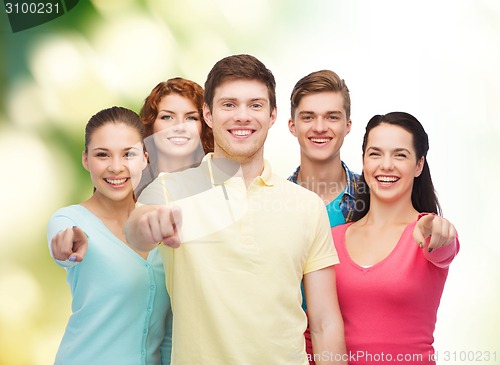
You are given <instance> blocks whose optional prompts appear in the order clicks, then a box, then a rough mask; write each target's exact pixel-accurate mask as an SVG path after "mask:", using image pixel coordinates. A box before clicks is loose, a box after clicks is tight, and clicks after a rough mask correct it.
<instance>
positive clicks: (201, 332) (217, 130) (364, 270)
mask: <svg viewBox="0 0 500 365" xmlns="http://www.w3.org/2000/svg"><path fill="white" fill-rule="evenodd" d="M275 87H276V84H275V79H274V76H273V74H272V73H271V71H270V70H268V69H267V68H266V66H265V65H264V64H263V63H262V62H261V61H259V60H258V59H256V58H255V57H253V56H250V55H244V54H243V55H233V56H229V57H226V58H223V59H222V60H220V61H218V62H217V63H216V64H215V65H214V66H213V68H212V70H211V71H210V72H209V74H208V77H207V80H206V82H205V88H204V90H203V89H202V88H201V87H200V86H199V85H197V84H196V83H194V82H192V81H189V80H184V79H180V78H176V79H171V80H168V81H167V82H165V83H160V84H159V85H158V86H156V87H155V88H154V89H153V91H152V92H151V94H150V95H149V96H148V98H146V100H145V102H144V105H143V107H142V109H141V113H140V117H139V116H138V115H137V114H135V113H134V112H132V111H131V110H129V109H126V108H121V107H112V108H110V109H105V110H102V111H100V112H98V113H97V114H96V115H94V116H93V117H92V118H91V119H90V121H89V122H88V124H87V127H86V133H85V150H84V152H83V153H82V163H83V166H84V167H85V168H86V169H87V170H88V171H89V173H90V177H91V180H92V183H93V186H94V193H93V195H92V196H91V197H90V198H89V199H88V200H86V201H84V202H82V203H80V204H77V205H72V206H69V207H65V208H62V209H60V210H59V211H57V212H56V213H55V214H54V216H53V217H52V218H51V220H50V222H49V227H48V241H49V248H50V251H51V254H52V256H53V257H54V259H55V260H56V262H57V263H58V264H59V265H60V266H62V267H64V268H65V269H66V271H67V281H68V284H69V285H70V288H71V293H72V296H73V302H72V315H71V317H70V319H69V322H68V325H67V328H66V331H65V334H64V336H63V340H62V342H61V345H60V347H59V351H58V353H57V356H56V361H55V363H56V364H98V365H100V364H120V365H121V364H131V365H132V364H134V365H135V364H148V365H149V364H170V363H171V364H176V365H180V364H189V365H192V364H203V365H206V364H228V365H229V364H235V365H245V364H258V365H260V364H300V365H305V364H308V363H314V362H315V363H316V364H330V363H331V364H347V363H349V364H375V363H384V362H386V363H389V362H394V361H396V362H398V363H405V364H434V363H435V362H434V360H433V359H434V357H433V354H434V349H433V346H432V344H433V332H434V326H435V323H436V313H437V309H438V306H439V301H440V298H441V294H442V291H443V287H444V283H445V281H446V276H447V272H448V266H449V265H450V262H451V261H452V260H453V258H454V256H455V255H456V254H457V252H458V249H459V243H458V240H457V234H456V231H455V228H454V226H453V225H452V224H451V223H450V222H449V221H448V220H446V219H444V218H442V217H441V216H440V213H441V212H440V207H439V203H438V201H437V197H436V194H435V191H434V187H433V184H432V180H431V176H430V172H429V168H428V163H427V161H426V154H427V150H428V148H429V146H428V139H427V134H426V133H425V131H424V129H423V127H422V125H421V124H420V123H419V122H418V120H417V119H415V118H414V117H413V116H412V115H410V114H408V113H404V112H393V113H389V114H385V115H376V116H374V117H373V118H372V119H371V120H370V121H369V123H368V125H367V127H366V133H365V136H364V139H363V145H362V148H363V149H362V152H363V172H362V174H361V176H359V175H357V174H354V173H353V172H351V171H350V170H349V169H348V168H347V166H346V164H344V163H343V162H342V160H341V158H340V148H341V146H342V143H343V140H344V137H345V136H346V135H347V134H348V133H349V131H350V129H351V120H350V97H349V90H348V89H347V86H346V84H345V82H344V81H343V80H341V79H340V78H339V77H338V76H337V75H336V74H335V73H334V72H332V71H328V70H323V71H318V72H313V73H311V74H309V75H307V76H305V77H304V78H302V79H301V80H299V81H298V82H297V84H296V85H295V87H294V89H293V92H292V96H291V118H290V120H289V122H288V126H289V129H290V132H291V133H292V134H293V135H294V136H296V137H297V140H298V142H299V144H300V151H301V152H300V166H299V168H297V170H296V171H295V173H294V174H293V175H292V176H290V178H289V180H290V181H287V179H285V178H283V177H280V176H277V175H276V174H274V173H273V172H272V170H271V166H270V164H269V163H268V161H266V160H265V159H264V142H265V140H266V138H267V134H268V131H269V128H271V126H272V125H273V124H274V122H275V121H276V118H277V113H276V94H275ZM148 154H149V156H148ZM203 155H204V156H203ZM153 156H155V157H154V158H153ZM148 157H149V161H148ZM141 176H142V178H141ZM139 182H140V183H139ZM137 187H138V189H136V192H137V194H135V192H134V188H137ZM325 206H326V209H325Z"/></svg>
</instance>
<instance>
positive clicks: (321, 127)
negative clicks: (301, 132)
mask: <svg viewBox="0 0 500 365" xmlns="http://www.w3.org/2000/svg"><path fill="white" fill-rule="evenodd" d="M312 129H313V131H314V132H316V133H323V132H325V131H326V129H327V128H326V121H325V120H324V119H323V117H321V116H319V117H318V118H316V120H315V121H314V122H313V125H312Z"/></svg>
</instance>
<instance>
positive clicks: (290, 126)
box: [288, 118, 297, 137]
mask: <svg viewBox="0 0 500 365" xmlns="http://www.w3.org/2000/svg"><path fill="white" fill-rule="evenodd" d="M288 129H289V130H290V133H292V134H293V135H294V136H295V137H297V132H296V130H295V122H294V121H293V119H292V118H290V119H288Z"/></svg>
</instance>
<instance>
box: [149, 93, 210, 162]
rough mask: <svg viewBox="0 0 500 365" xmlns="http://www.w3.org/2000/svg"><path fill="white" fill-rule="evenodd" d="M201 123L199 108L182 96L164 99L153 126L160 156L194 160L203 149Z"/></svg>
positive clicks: (172, 95) (159, 106)
mask: <svg viewBox="0 0 500 365" xmlns="http://www.w3.org/2000/svg"><path fill="white" fill-rule="evenodd" d="M201 123H202V122H201V118H200V114H199V112H198V109H197V108H196V106H195V105H194V104H193V102H192V101H191V100H190V99H188V98H186V97H183V96H181V95H179V94H170V95H167V96H165V97H163V98H162V99H161V100H160V103H159V104H158V114H157V116H156V119H155V121H154V124H153V133H154V134H153V137H152V138H153V140H154V144H155V148H156V151H157V153H158V156H159V157H160V156H163V157H165V158H180V157H182V158H189V157H192V158H193V160H194V159H195V157H196V156H197V155H198V152H199V150H200V149H202V147H201V142H200V134H201V128H202V126H201ZM149 138H151V137H149ZM201 152H202V153H203V151H201Z"/></svg>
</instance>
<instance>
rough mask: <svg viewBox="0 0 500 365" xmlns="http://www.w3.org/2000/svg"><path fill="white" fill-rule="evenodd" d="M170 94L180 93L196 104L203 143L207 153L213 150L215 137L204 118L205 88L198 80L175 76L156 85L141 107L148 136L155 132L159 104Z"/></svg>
mask: <svg viewBox="0 0 500 365" xmlns="http://www.w3.org/2000/svg"><path fill="white" fill-rule="evenodd" d="M170 94H179V95H180V96H182V97H185V98H187V99H189V100H191V102H192V103H193V104H194V105H195V107H196V110H197V111H198V114H199V115H200V119H201V135H200V139H201V144H202V147H203V151H204V152H205V153H208V152H213V150H214V137H213V134H212V129H211V128H210V127H209V126H208V125H207V124H206V123H205V120H204V119H203V110H202V107H203V88H202V87H201V86H200V85H198V84H197V83H196V82H194V81H191V80H187V79H183V78H181V77H175V78H172V79H169V80H167V81H164V82H160V83H159V84H158V85H156V86H155V87H154V88H153V90H151V93H150V94H149V95H148V97H147V98H146V99H145V100H144V104H143V106H142V108H141V112H140V116H141V119H142V121H143V123H144V125H145V126H146V137H149V136H150V135H152V134H153V124H154V122H155V120H156V116H157V115H158V104H160V101H161V99H162V98H163V97H164V96H167V95H170Z"/></svg>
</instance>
